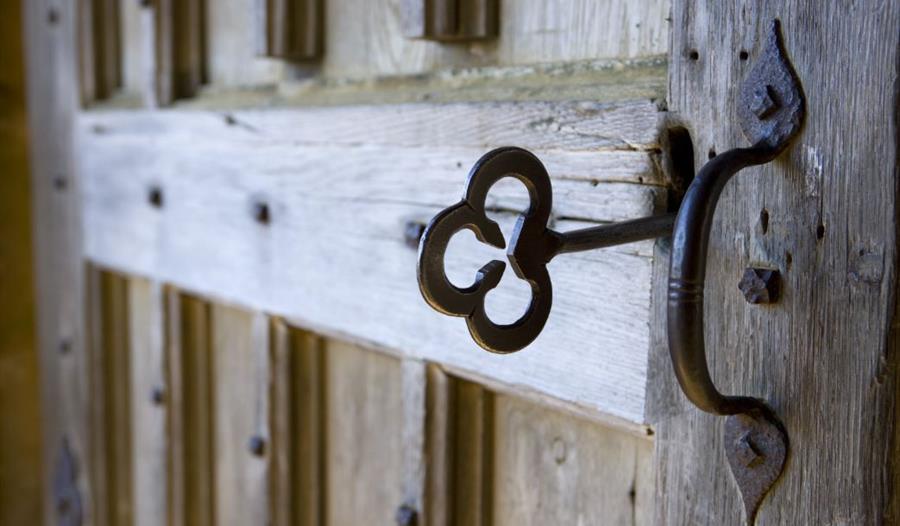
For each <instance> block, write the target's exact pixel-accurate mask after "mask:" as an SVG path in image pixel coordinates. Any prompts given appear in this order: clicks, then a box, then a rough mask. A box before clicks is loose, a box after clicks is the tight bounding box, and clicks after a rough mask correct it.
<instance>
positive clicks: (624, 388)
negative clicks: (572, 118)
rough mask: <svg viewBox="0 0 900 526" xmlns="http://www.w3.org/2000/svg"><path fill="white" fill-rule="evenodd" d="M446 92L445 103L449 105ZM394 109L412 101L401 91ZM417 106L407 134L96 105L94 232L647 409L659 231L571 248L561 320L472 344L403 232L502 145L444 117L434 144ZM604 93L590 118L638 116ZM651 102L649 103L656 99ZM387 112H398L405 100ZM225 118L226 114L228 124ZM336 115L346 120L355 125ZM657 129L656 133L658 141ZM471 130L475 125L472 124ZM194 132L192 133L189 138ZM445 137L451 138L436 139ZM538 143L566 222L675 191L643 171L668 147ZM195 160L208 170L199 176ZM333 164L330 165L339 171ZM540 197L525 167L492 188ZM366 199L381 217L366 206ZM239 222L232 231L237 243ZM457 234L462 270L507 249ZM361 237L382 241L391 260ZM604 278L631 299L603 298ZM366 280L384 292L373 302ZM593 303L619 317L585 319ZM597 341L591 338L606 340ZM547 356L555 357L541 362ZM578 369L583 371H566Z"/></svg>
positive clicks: (536, 135)
mask: <svg viewBox="0 0 900 526" xmlns="http://www.w3.org/2000/svg"><path fill="white" fill-rule="evenodd" d="M487 106H488V107H489V108H490V107H493V105H487ZM563 106H567V105H563ZM514 107H516V106H507V108H514ZM523 107H524V108H527V109H523V111H525V112H526V113H528V114H529V115H530V117H532V118H535V117H537V116H538V115H541V114H544V115H545V114H546V113H550V112H551V111H552V108H553V106H552V105H551V106H546V107H544V110H543V112H542V111H539V109H536V108H532V107H530V106H529V105H523ZM588 107H590V106H589V105H588ZM442 109H444V107H442V106H437V107H434V111H435V114H436V113H437V112H438V111H439V110H442ZM298 111H299V110H298ZM348 111H349V110H340V111H338V112H337V113H329V112H328V111H325V110H316V111H313V112H312V114H313V115H315V116H316V120H317V121H318V120H319V119H321V120H322V121H325V120H328V119H326V118H325V116H327V115H341V114H346V113H344V112H348ZM371 111H372V112H373V113H374V112H375V110H371ZM384 111H385V112H387V113H388V114H389V115H390V114H394V112H396V111H399V112H400V114H401V115H404V113H403V112H404V109H402V108H401V109H399V110H397V109H396V108H386V109H384ZM410 111H411V114H412V115H413V116H414V117H415V119H412V118H411V119H410V120H409V121H406V120H403V119H401V120H400V121H399V122H398V124H397V125H396V126H385V129H392V128H397V129H399V130H400V131H396V132H392V133H385V135H384V138H383V139H382V141H383V142H392V141H396V142H400V143H401V144H403V146H402V147H394V146H382V145H379V144H376V145H373V146H368V145H349V144H348V145H347V146H346V147H345V146H341V145H340V144H338V145H328V146H325V145H318V144H310V145H309V146H306V145H304V144H302V143H299V144H298V142H295V141H293V140H291V139H288V140H284V141H283V140H281V139H279V138H278V136H277V135H274V132H268V131H266V130H268V125H266V124H265V121H264V120H263V119H262V117H256V119H255V120H254V119H253V118H250V120H248V121H246V122H244V121H241V120H240V117H238V118H237V120H234V118H232V121H231V122H236V123H237V124H231V125H228V124H226V123H225V122H223V121H221V120H220V117H216V116H212V115H206V114H199V115H193V117H196V118H192V119H188V118H187V117H174V116H173V119H174V122H175V123H185V122H187V123H196V124H193V125H191V124H185V125H180V124H166V120H165V118H163V117H149V118H148V119H149V120H147V121H144V119H145V117H142V116H139V115H130V116H129V115H128V114H124V113H110V114H106V113H103V114H96V115H91V116H89V117H85V120H84V122H83V128H82V129H83V130H84V133H83V134H82V135H81V137H80V148H81V151H82V152H84V155H83V157H82V161H83V163H82V170H83V173H85V174H86V175H89V177H90V186H89V188H88V189H87V190H86V192H85V200H86V203H87V207H88V209H87V210H88V212H87V216H86V222H87V224H89V225H90V226H91V227H90V228H89V229H88V231H89V232H90V237H89V239H88V241H87V243H86V246H87V249H88V251H89V253H90V255H91V257H92V258H93V259H95V260H96V261H100V262H103V263H104V264H107V265H110V266H113V267H115V268H122V269H126V270H128V271H129V272H131V273H134V274H137V275H144V276H152V277H154V278H155V279H159V280H165V281H168V282H171V283H175V284H177V285H179V286H183V287H185V288H188V289H190V290H195V291H198V292H202V293H204V294H207V295H211V296H213V297H217V298H221V299H226V300H229V301H234V302H237V303H241V304H244V305H247V306H248V307H251V308H257V309H262V310H267V311H270V312H278V313H280V314H283V315H285V316H286V317H289V318H292V319H297V320H300V321H301V323H302V324H303V325H304V326H307V327H315V328H317V329H320V330H325V331H329V332H332V333H344V334H349V335H352V336H354V337H357V338H361V339H365V340H368V341H373V342H377V343H379V344H381V345H383V346H386V347H388V348H392V349H395V350H397V351H399V352H401V353H405V354H409V355H411V356H414V357H425V358H429V359H434V360H436V361H440V362H442V363H449V364H451V365H454V366H458V367H462V368H465V369H467V370H470V371H489V372H490V375H491V376H493V375H494V374H496V378H497V379H499V380H501V381H504V382H508V383H510V384H523V385H527V386H529V387H531V388H534V389H536V390H538V391H540V392H544V393H549V394H552V395H553V396H557V397H560V398H562V399H564V400H568V401H575V402H577V403H579V404H585V405H588V406H591V407H595V408H598V409H600V410H602V411H607V412H609V413H611V414H612V415H614V416H616V417H621V418H624V419H625V420H627V421H631V422H640V421H641V419H642V418H643V397H644V387H643V386H644V383H643V377H644V374H645V368H646V351H645V349H646V342H647V339H648V335H647V330H648V329H647V319H648V312H649V290H650V288H649V283H650V280H649V278H650V262H651V260H650V257H649V256H650V254H651V251H652V245H651V244H650V243H638V244H634V245H627V246H622V247H617V248H613V249H609V250H605V251H602V252H595V253H592V254H586V255H578V256H570V257H567V258H561V259H560V260H559V261H558V262H554V263H553V265H552V266H553V276H554V281H556V283H557V285H558V288H557V290H558V291H559V292H558V295H557V298H558V300H557V302H556V305H557V306H556V310H555V313H554V316H552V317H551V319H550V322H549V323H548V327H547V330H546V331H545V335H546V336H545V337H544V338H542V340H539V342H538V343H537V344H536V345H535V347H533V348H531V349H529V352H527V353H521V354H519V355H515V356H507V357H498V356H492V355H489V354H487V353H483V352H472V351H473V347H474V345H473V344H472V343H471V340H470V338H469V337H468V336H467V335H466V334H465V327H464V324H462V323H460V322H459V320H452V319H449V318H444V317H441V316H439V315H436V314H435V313H433V312H432V311H430V310H429V309H428V308H427V306H426V305H425V304H424V303H423V302H422V300H421V297H420V294H419V292H418V290H417V285H416V281H415V276H414V268H415V252H414V251H413V250H410V249H409V248H408V245H407V242H406V241H405V240H404V238H403V232H404V229H405V225H406V223H407V222H408V221H427V220H428V219H429V218H430V217H431V216H432V215H434V214H435V213H437V211H438V210H439V209H440V208H441V207H443V206H447V205H449V204H451V203H453V202H455V201H456V200H457V199H458V196H459V195H460V193H461V192H462V188H463V182H464V180H465V173H466V170H467V169H468V167H469V166H471V164H472V163H474V161H475V160H476V159H477V158H478V157H479V156H480V155H481V154H482V153H483V151H484V150H485V147H484V146H480V147H471V148H468V147H467V148H455V147H451V146H448V145H447V144H446V142H449V140H450V139H449V138H447V137H446V136H445V134H444V133H443V132H440V131H439V130H440V127H439V126H433V125H431V124H426V125H423V126H422V127H420V129H421V130H422V133H421V135H420V137H419V140H418V141H417V142H418V145H413V139H412V135H413V134H412V132H409V131H406V130H405V129H404V128H405V127H406V126H412V127H415V126H416V125H415V124H414V123H415V122H422V121H421V120H419V119H418V118H419V117H421V116H422V112H421V111H420V110H410ZM448 111H453V108H452V107H451V108H448ZM458 111H459V113H460V114H465V113H466V112H467V111H468V112H470V113H473V112H474V111H475V110H472V109H470V110H458ZM492 111H493V110H488V113H492ZM572 111H573V112H575V111H577V110H574V109H573V110H572ZM591 111H596V112H597V113H594V114H593V115H595V116H596V121H595V123H585V124H584V129H595V130H606V129H609V128H610V127H612V124H608V123H607V122H604V121H605V120H606V116H610V118H609V121H620V120H624V121H626V122H627V121H629V119H628V118H625V117H623V116H622V115H621V111H624V110H621V109H619V108H612V109H610V110H609V111H610V113H606V111H605V110H604V109H603V108H594V109H593V110H591ZM635 111H636V112H637V113H638V114H640V115H642V116H643V115H645V113H644V112H645V109H644V108H643V107H639V108H638V109H636V110H635ZM654 111H655V110H654ZM277 113H278V112H273V113H272V114H271V115H277ZM167 114H168V112H167ZM299 114H302V113H299ZM589 114H592V113H590V111H589ZM174 115H178V114H177V113H176V114H174ZM254 115H264V114H263V113H258V114H254ZM654 115H655V114H654ZM265 116H266V117H268V116H269V114H265ZM273 118H274V119H276V122H282V121H279V120H278V119H279V118H278V117H273ZM641 118H645V117H641ZM654 118H655V117H654ZM372 120H373V121H378V120H381V121H382V122H386V123H390V122H391V121H390V118H389V116H381V117H379V118H378V119H372ZM513 120H514V119H513ZM646 120H647V121H650V120H651V118H650V117H646ZM520 122H522V124H520V126H521V127H522V128H523V129H529V130H532V131H529V132H523V133H522V137H523V142H524V143H525V144H524V145H525V146H531V145H532V144H533V145H537V146H539V145H540V144H541V143H542V141H549V139H548V138H547V137H548V135H551V134H552V132H551V131H549V130H547V131H540V126H537V127H535V126H530V127H529V126H528V122H533V121H532V120H529V119H524V120H523V121H520ZM217 123H218V124H217ZM404 123H405V124H404ZM217 125H218V126H219V127H220V129H219V130H218V132H217V134H216V135H213V133H214V131H215V130H216V126H217ZM300 127H302V126H287V127H285V128H281V127H279V128H277V129H290V128H300ZM535 128H537V130H536V129H535ZM332 129H334V130H335V133H337V130H339V129H343V128H342V126H334V127H332ZM298 133H301V132H298ZM301 135H303V134H302V133H301ZM494 135H497V136H498V137H500V136H504V137H506V138H507V139H510V140H511V141H514V140H515V139H514V138H513V136H512V135H509V134H507V133H506V132H499V131H498V132H496V133H494V132H491V131H486V132H485V134H484V136H483V137H486V138H488V139H491V140H492V139H493V136H494ZM629 135H631V137H639V136H640V135H641V134H639V133H635V134H629ZM323 137H324V136H323ZM501 139H502V138H501ZM645 139H646V140H647V141H648V142H647V143H645V144H653V143H652V142H650V141H649V138H648V137H646V136H645ZM306 140H310V141H311V140H312V139H311V138H307V139H306ZM320 140H325V139H320ZM454 140H455V141H458V142H461V143H463V144H466V143H467V142H469V141H471V139H469V136H468V135H463V136H460V137H458V138H455V139H454ZM478 140H480V139H478ZM185 141H189V143H190V144H191V148H190V149H185V148H184V147H183V145H184V144H188V142H185ZM441 141H443V142H444V144H443V145H441V146H430V144H431V143H432V142H434V143H438V142H441ZM504 142H506V141H505V140H504ZM515 142H518V141H515ZM610 142H611V143H612V144H618V143H617V142H616V140H612V141H610ZM404 143H405V144H404ZM577 144H578V142H577V141H576V142H575V143H573V147H575V145H577ZM638 144H639V143H638ZM537 151H538V153H539V155H541V157H542V158H543V159H544V161H545V162H546V164H547V166H548V170H550V172H551V173H553V174H555V175H556V176H557V178H556V180H555V186H556V194H557V198H556V203H557V206H556V210H555V215H556V218H555V219H554V223H555V225H556V226H557V227H558V228H560V229H563V230H564V229H569V228H574V227H577V226H585V225H586V223H584V222H581V221H570V219H576V218H577V219H587V220H592V221H618V220H623V219H630V218H635V217H640V216H643V215H648V214H651V213H654V212H655V210H657V209H659V208H660V207H662V206H663V203H662V201H663V200H664V199H663V197H664V192H663V191H662V190H661V188H659V187H656V186H647V185H640V184H633V183H639V182H642V181H644V182H657V183H660V184H661V183H663V180H662V178H661V177H660V176H659V175H658V172H657V171H656V167H655V163H654V162H653V161H652V156H653V155H654V154H653V153H652V152H641V151H634V150H633V149H632V150H628V151H620V150H615V149H613V150H610V151H594V152H581V151H573V152H566V151H560V150H552V151H550V150H548V151H542V150H537ZM185 173H190V174H191V177H182V176H181V174H185ZM323 173H325V174H329V177H328V178H327V182H326V179H323V178H322V177H321V174H323ZM125 174H127V177H125V176H124V175H125ZM153 185H155V186H159V187H161V188H163V191H164V192H165V193H166V195H169V196H177V197H174V198H171V199H166V202H165V205H164V207H163V208H162V209H158V208H155V207H152V206H148V205H147V203H146V193H147V189H148V188H149V187H150V186H153ZM495 194H496V195H497V197H496V198H493V195H495ZM260 200H264V201H266V202H267V203H268V205H269V207H270V210H271V213H272V220H271V222H270V224H268V225H266V226H263V225H260V224H259V223H257V222H255V221H254V220H253V218H252V214H251V213H250V212H251V210H252V207H253V204H254V202H257V201H260ZM526 203H527V197H526V194H525V192H524V191H523V190H522V189H521V188H520V187H519V185H518V184H517V183H514V182H513V183H510V184H509V185H507V184H505V183H503V184H499V185H498V186H497V187H496V191H495V192H494V193H492V197H491V198H489V206H490V207H491V208H493V209H497V210H501V211H507V210H508V211H515V210H524V208H525V207H526V206H527V204H526ZM362 217H365V218H367V219H366V221H364V222H360V221H359V218H362ZM515 219H516V214H515V213H514V212H499V213H498V221H500V222H501V224H502V225H503V226H504V228H505V229H506V231H507V232H509V231H510V229H511V227H512V224H513V222H514V221H515ZM224 232H228V234H227V236H226V238H227V239H228V243H227V244H222V243H220V240H221V239H222V234H223V233H224ZM188 239H190V241H187V242H186V240H188ZM300 240H302V242H300ZM334 240H342V241H341V242H340V243H338V242H335V241H334ZM454 243H456V242H454ZM456 246H459V247H460V248H459V252H456V250H457V249H456V248H455V247H456ZM223 251H225V252H223ZM450 252H451V256H450V257H449V259H448V265H449V267H448V268H449V275H450V277H451V279H456V280H458V281H459V282H461V283H462V282H464V281H467V280H469V279H471V278H470V277H469V276H471V275H472V274H471V273H472V272H473V271H474V269H477V268H479V267H480V266H481V265H483V264H484V262H486V261H487V260H488V258H496V257H497V256H498V254H495V253H494V252H492V251H491V249H488V248H487V247H484V246H482V245H480V244H478V243H477V242H475V241H474V238H464V237H461V238H460V244H459V245H451V250H450ZM226 254H227V255H226ZM254 254H259V255H258V256H256V255H254ZM359 254H377V255H378V260H377V264H373V263H375V262H373V261H370V260H368V259H365V258H360V257H359ZM455 254H459V255H458V256H457V255H455ZM587 269H590V270H587ZM507 279H508V280H509V281H507V282H506V283H504V285H501V289H498V291H497V292H496V293H494V294H495V296H494V297H493V298H492V299H491V302H490V303H489V307H488V308H489V310H490V312H492V313H494V312H496V313H498V314H499V315H500V317H499V318H498V320H499V321H506V319H504V316H505V318H508V319H509V320H508V321H512V318H513V317H514V316H517V315H518V313H519V312H520V311H521V309H522V308H523V306H524V303H525V302H526V301H527V299H525V298H526V295H527V294H528V291H527V287H523V286H522V284H521V283H518V282H516V280H514V279H513V278H511V277H508V278H507ZM507 284H508V286H507ZM515 286H518V288H515ZM604 296H605V297H615V298H617V300H618V301H617V303H616V302H608V301H606V302H604V301H597V298H599V297H604ZM359 297H366V298H370V301H366V302H360V301H358V300H357V298H359ZM321 305H329V306H330V308H328V309H322V308H321ZM586 310H588V311H591V312H594V313H596V315H597V317H598V319H603V320H605V323H603V324H600V325H597V324H594V323H592V322H590V321H589V320H586V319H584V317H583V312H585V311H586ZM576 313H577V314H576ZM579 320H581V321H579ZM540 342H546V343H544V344H543V346H542V344H541V343H540ZM583 342H591V343H590V344H589V345H590V347H591V350H590V351H589V352H588V351H586V350H584V348H583ZM542 355H543V356H544V358H541V356H542ZM549 356H553V359H552V360H549V359H547V357H549ZM586 356H587V357H588V358H585V357H586ZM538 363H539V364H541V365H540V366H538V367H536V366H535V365H533V364H538ZM576 364H577V367H575V368H576V369H577V370H578V371H580V373H581V374H578V375H574V376H573V375H571V374H569V372H570V367H569V366H570V365H572V366H575V365H576ZM535 369H537V370H538V371H540V372H539V373H537V374H535V373H534V371H535ZM564 376H565V377H566V382H561V381H560V378H562V377H564Z"/></svg>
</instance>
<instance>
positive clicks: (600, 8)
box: [322, 0, 669, 78]
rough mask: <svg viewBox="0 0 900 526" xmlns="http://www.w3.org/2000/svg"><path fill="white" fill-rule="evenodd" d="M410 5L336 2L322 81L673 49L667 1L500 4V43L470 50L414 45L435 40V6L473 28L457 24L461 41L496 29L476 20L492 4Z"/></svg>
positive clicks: (435, 0)
mask: <svg viewBox="0 0 900 526" xmlns="http://www.w3.org/2000/svg"><path fill="white" fill-rule="evenodd" d="M410 2H412V3H410ZM410 2H399V1H398V0H332V1H330V2H329V4H328V6H329V12H328V16H327V17H326V20H325V24H326V29H325V31H326V41H325V49H327V50H328V51H327V53H326V54H325V55H324V56H323V62H322V73H323V74H324V75H325V76H327V77H331V78H341V77H349V78H366V77H375V76H382V75H398V74H414V73H423V72H427V71H434V70H437V69H444V68H466V67H473V66H479V65H483V64H496V65H501V66H518V65H524V64H533V63H537V62H563V61H574V60H585V59H597V58H629V59H630V58H637V57H646V56H651V55H662V54H665V53H666V48H667V43H668V24H667V22H666V18H667V17H668V13H669V3H668V2H666V1H664V0H637V1H624V0H615V1H608V2H596V1H594V0H552V1H547V0H499V1H498V2H497V3H498V4H499V13H500V14H501V15H502V16H500V17H499V18H500V20H499V22H498V25H499V30H498V31H497V38H496V40H492V41H490V43H489V44H478V43H473V44H471V47H464V46H447V45H443V44H441V43H437V42H430V41H427V40H413V39H410V38H408V37H409V36H414V37H415V36H422V35H428V34H429V32H428V30H429V28H428V27H427V25H426V24H427V21H428V20H429V12H430V11H429V10H428V7H429V6H444V7H445V8H446V7H447V6H449V7H451V8H456V9H462V10H463V14H464V15H465V16H464V20H468V21H469V23H468V24H466V25H464V26H462V27H460V26H458V25H457V24H456V23H455V22H454V23H453V24H451V27H457V28H459V29H458V30H457V31H456V32H457V33H459V32H476V31H481V27H484V26H483V24H486V25H487V26H488V27H489V26H490V25H491V24H492V21H491V20H490V17H484V18H481V17H478V16H472V15H471V14H470V13H473V12H474V13H480V12H482V8H481V6H482V5H483V4H484V3H488V4H489V3H490V2H483V0H463V1H458V0H457V1H453V2H448V1H447V0H429V1H428V2H427V3H425V2H422V1H421V0H410ZM470 10H471V11H470ZM486 12H488V13H490V12H491V11H490V10H487V11H486ZM450 14H452V13H450Z"/></svg>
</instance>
